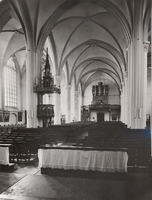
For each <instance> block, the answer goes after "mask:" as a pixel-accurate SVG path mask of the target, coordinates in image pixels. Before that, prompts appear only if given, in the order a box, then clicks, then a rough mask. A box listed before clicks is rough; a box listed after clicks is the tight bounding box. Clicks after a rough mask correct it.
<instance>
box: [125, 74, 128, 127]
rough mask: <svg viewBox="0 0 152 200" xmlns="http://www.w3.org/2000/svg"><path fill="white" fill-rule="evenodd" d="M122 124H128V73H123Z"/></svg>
mask: <svg viewBox="0 0 152 200" xmlns="http://www.w3.org/2000/svg"><path fill="white" fill-rule="evenodd" d="M124 82H125V84H124V105H125V106H124V123H125V124H128V120H127V119H128V72H127V71H126V72H124Z"/></svg>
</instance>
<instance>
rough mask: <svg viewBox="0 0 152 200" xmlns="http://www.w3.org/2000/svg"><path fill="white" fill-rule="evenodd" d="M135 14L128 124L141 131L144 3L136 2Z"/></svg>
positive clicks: (136, 0)
mask: <svg viewBox="0 0 152 200" xmlns="http://www.w3.org/2000/svg"><path fill="white" fill-rule="evenodd" d="M134 8H135V9H134V12H133V14H134V15H133V22H134V27H133V38H132V43H131V45H130V52H129V55H130V63H129V64H130V66H129V67H128V74H129V83H130V85H129V93H128V96H129V109H128V110H129V111H128V112H129V117H128V119H129V120H130V121H129V122H128V124H129V125H130V127H131V128H137V129H141V128H144V127H143V116H144V112H143V109H144V103H143V102H144V101H143V96H144V87H143V82H145V80H144V76H143V71H142V68H143V60H144V56H143V55H144V52H143V20H142V19H143V1H142V0H134Z"/></svg>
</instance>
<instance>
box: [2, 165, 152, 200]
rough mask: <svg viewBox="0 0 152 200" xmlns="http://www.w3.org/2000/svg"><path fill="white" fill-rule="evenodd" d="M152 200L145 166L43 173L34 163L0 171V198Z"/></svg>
mask: <svg viewBox="0 0 152 200" xmlns="http://www.w3.org/2000/svg"><path fill="white" fill-rule="evenodd" d="M2 199H3V200H4V199H5V200H10V199H14V200H49V199H50V200H152V180H151V179H150V178H149V175H148V171H147V170H146V169H144V170H141V169H138V170H135V171H132V170H129V171H128V173H127V174H121V173H102V172H101V174H100V176H99V177H97V176H96V177H92V176H91V177H89V175H88V176H87V177H83V178H82V177H76V176H74V177H64V176H62V177H59V176H51V175H43V174H41V172H40V169H39V168H38V166H37V164H36V162H35V163H30V164H28V165H20V166H17V167H16V168H15V169H14V170H12V171H10V172H0V200H2Z"/></svg>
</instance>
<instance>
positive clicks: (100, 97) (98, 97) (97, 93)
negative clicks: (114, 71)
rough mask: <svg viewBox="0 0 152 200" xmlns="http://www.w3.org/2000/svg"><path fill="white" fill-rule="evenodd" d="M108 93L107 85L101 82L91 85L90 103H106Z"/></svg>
mask: <svg viewBox="0 0 152 200" xmlns="http://www.w3.org/2000/svg"><path fill="white" fill-rule="evenodd" d="M108 93H109V86H108V85H103V83H102V82H99V83H98V85H93V86H92V95H93V99H92V104H94V105H96V104H97V105H100V104H108Z"/></svg>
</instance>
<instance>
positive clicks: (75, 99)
mask: <svg viewBox="0 0 152 200" xmlns="http://www.w3.org/2000/svg"><path fill="white" fill-rule="evenodd" d="M74 96H75V98H74V102H75V120H76V121H78V116H79V115H78V114H79V105H78V91H75V94H74Z"/></svg>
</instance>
